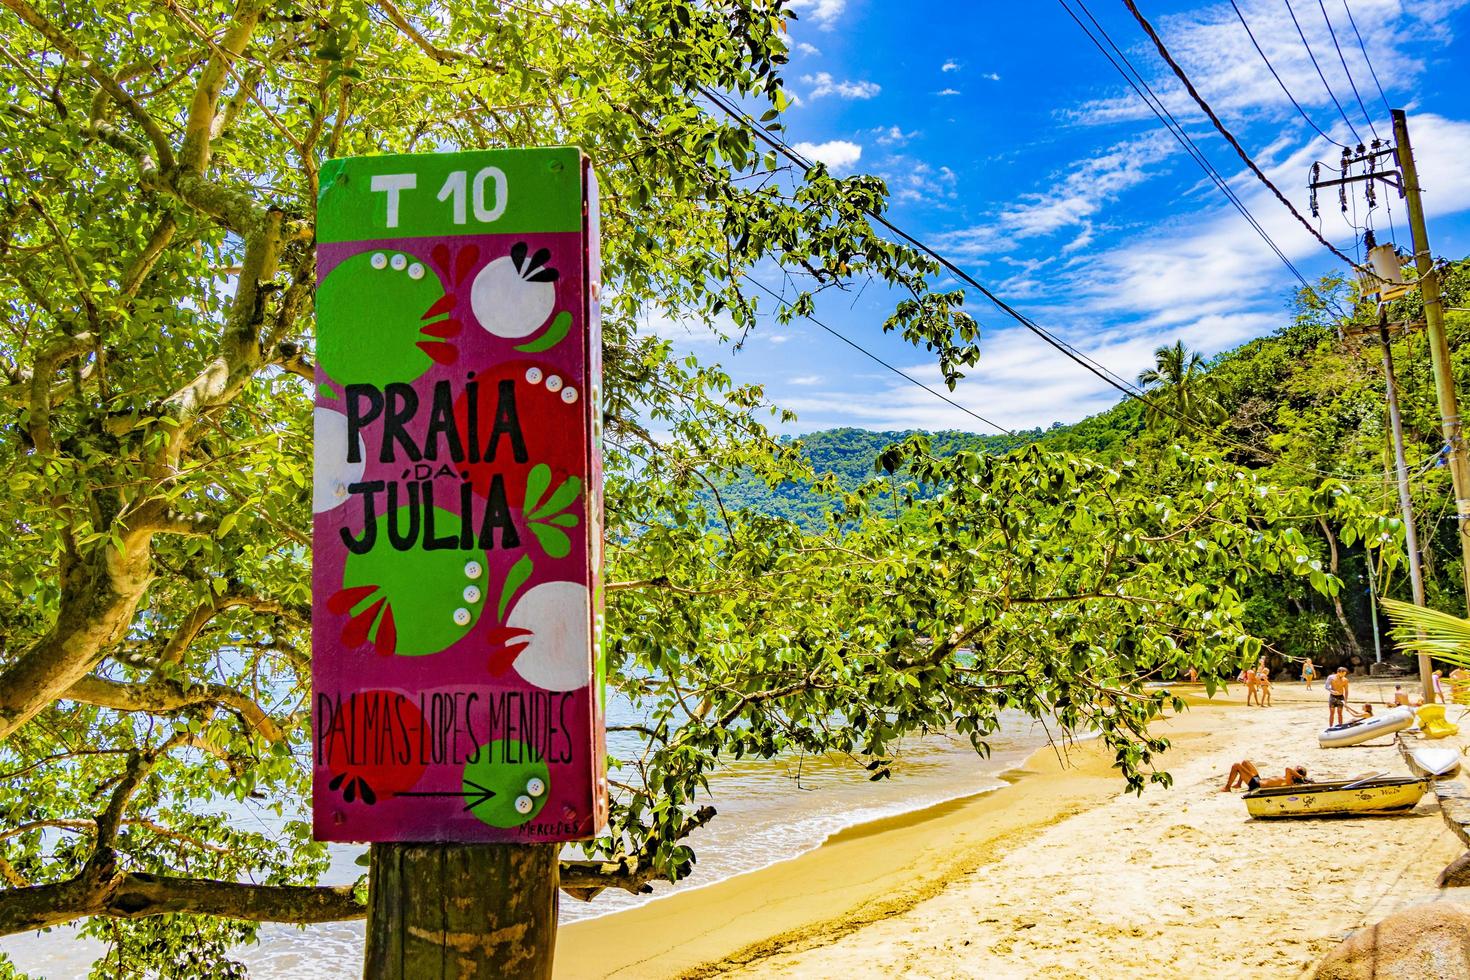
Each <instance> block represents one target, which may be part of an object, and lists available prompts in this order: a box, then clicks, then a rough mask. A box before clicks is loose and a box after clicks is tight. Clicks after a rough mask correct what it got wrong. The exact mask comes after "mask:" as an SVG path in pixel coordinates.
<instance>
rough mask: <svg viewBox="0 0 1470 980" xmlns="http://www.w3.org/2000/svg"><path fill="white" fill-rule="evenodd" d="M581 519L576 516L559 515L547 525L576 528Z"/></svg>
mask: <svg viewBox="0 0 1470 980" xmlns="http://www.w3.org/2000/svg"><path fill="white" fill-rule="evenodd" d="M580 521H581V518H580V517H578V516H577V515H576V514H557V515H556V516H555V517H553V518H551V519H550V520H548V521H547V522H546V523H547V524H555V525H556V526H557V527H576V526H577V524H578V523H579V522H580Z"/></svg>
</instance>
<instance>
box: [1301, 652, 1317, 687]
mask: <svg viewBox="0 0 1470 980" xmlns="http://www.w3.org/2000/svg"><path fill="white" fill-rule="evenodd" d="M1316 677H1317V665H1316V664H1314V663H1312V658H1311V657H1308V658H1307V659H1306V661H1305V662H1303V663H1302V682H1303V683H1305V684H1306V685H1307V690H1309V691H1310V690H1311V689H1312V681H1313V680H1314V679H1316Z"/></svg>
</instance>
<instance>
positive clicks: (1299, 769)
mask: <svg viewBox="0 0 1470 980" xmlns="http://www.w3.org/2000/svg"><path fill="white" fill-rule="evenodd" d="M1306 781H1307V768H1306V766H1287V767H1286V772H1285V774H1283V775H1281V776H1275V777H1269V778H1267V779H1262V778H1261V773H1260V770H1258V769H1257V768H1256V764H1255V763H1254V762H1251V760H1249V759H1241V760H1240V761H1239V762H1237V763H1236V764H1235V765H1233V766H1231V767H1230V774H1229V775H1227V776H1226V777H1225V785H1224V786H1222V787H1220V792H1222V793H1228V792H1230V791H1231V790H1232V789H1235V788H1236V787H1242V786H1243V787H1245V788H1246V789H1260V788H1261V787H1262V786H1295V785H1296V784H1297V783H1305V782H1306Z"/></svg>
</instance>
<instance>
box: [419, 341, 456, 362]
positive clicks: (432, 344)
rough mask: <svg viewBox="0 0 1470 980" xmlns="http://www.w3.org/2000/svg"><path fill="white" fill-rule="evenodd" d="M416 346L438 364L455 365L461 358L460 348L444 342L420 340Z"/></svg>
mask: <svg viewBox="0 0 1470 980" xmlns="http://www.w3.org/2000/svg"><path fill="white" fill-rule="evenodd" d="M414 346H415V347H417V348H418V349H419V350H421V351H423V352H424V353H425V354H428V355H429V356H430V357H432V358H433V359H434V362H435V363H437V364H453V363H454V362H455V360H456V359H457V358H458V357H459V348H458V347H456V346H454V345H453V344H446V343H445V342H444V341H442V340H420V341H419V342H418V343H416V344H414Z"/></svg>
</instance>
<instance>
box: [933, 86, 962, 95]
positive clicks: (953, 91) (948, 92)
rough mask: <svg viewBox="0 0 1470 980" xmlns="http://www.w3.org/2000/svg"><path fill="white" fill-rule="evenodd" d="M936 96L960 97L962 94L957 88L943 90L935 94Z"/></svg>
mask: <svg viewBox="0 0 1470 980" xmlns="http://www.w3.org/2000/svg"><path fill="white" fill-rule="evenodd" d="M934 94H935V95H959V94H960V90H959V89H957V88H942V89H940V90H939V91H938V92H935V93H934Z"/></svg>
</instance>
